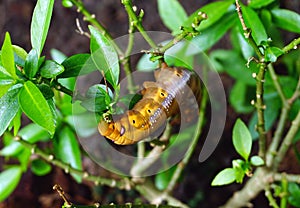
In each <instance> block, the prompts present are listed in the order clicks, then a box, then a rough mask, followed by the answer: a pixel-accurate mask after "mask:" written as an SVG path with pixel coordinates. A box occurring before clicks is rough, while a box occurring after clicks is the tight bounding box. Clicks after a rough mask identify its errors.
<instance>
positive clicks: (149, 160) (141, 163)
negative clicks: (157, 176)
mask: <svg viewBox="0 0 300 208" xmlns="http://www.w3.org/2000/svg"><path fill="white" fill-rule="evenodd" d="M171 129H172V128H171V125H170V124H169V123H167V126H166V129H165V131H164V133H163V135H162V136H161V138H160V139H163V140H166V139H169V138H170V135H171ZM163 150H164V146H155V147H154V148H153V149H152V150H151V151H150V152H149V153H148V155H147V156H146V157H140V158H139V159H138V161H137V163H136V164H135V165H134V166H133V167H132V168H131V170H130V174H131V176H132V177H140V176H141V175H142V173H143V172H144V171H145V170H147V168H149V167H150V166H151V165H152V164H153V163H155V162H156V161H157V160H158V159H159V158H160V154H161V153H162V151H163Z"/></svg>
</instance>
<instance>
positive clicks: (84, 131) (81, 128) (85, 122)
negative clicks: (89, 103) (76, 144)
mask: <svg viewBox="0 0 300 208" xmlns="http://www.w3.org/2000/svg"><path fill="white" fill-rule="evenodd" d="M65 122H67V123H68V124H69V125H70V126H72V127H73V129H76V133H77V134H78V135H79V136H80V137H84V138H85V137H89V136H91V135H93V134H95V133H96V132H97V125H98V122H97V119H96V117H95V113H89V112H87V113H81V114H76V115H70V116H67V117H66V118H65Z"/></svg>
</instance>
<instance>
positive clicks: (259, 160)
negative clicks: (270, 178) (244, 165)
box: [250, 155, 265, 166]
mask: <svg viewBox="0 0 300 208" xmlns="http://www.w3.org/2000/svg"><path fill="white" fill-rule="evenodd" d="M250 162H251V164H252V165H254V166H262V165H263V164H265V162H264V160H263V159H262V158H261V157H259V156H257V155H256V156H253V157H251V158H250Z"/></svg>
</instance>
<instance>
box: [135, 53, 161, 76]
mask: <svg viewBox="0 0 300 208" xmlns="http://www.w3.org/2000/svg"><path fill="white" fill-rule="evenodd" d="M150 58H151V54H146V53H145V54H144V55H142V57H141V58H140V59H139V61H138V63H137V66H136V68H137V70H139V71H143V72H151V71H153V70H154V69H157V68H158V62H157V61H156V62H153V61H150Z"/></svg>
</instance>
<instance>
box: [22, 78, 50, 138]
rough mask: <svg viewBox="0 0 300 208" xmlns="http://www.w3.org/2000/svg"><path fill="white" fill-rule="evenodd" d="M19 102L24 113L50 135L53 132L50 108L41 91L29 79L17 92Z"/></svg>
mask: <svg viewBox="0 0 300 208" xmlns="http://www.w3.org/2000/svg"><path fill="white" fill-rule="evenodd" d="M19 103H20V106H21V108H22V110H23V111H24V113H25V114H26V115H27V116H28V118H30V119H31V120H32V121H33V122H35V123H36V124H38V125H40V126H42V127H43V128H45V129H46V130H47V131H48V132H49V133H50V134H51V135H53V134H54V132H55V121H54V119H53V115H52V112H51V109H50V107H49V105H48V103H47V101H46V99H45V98H44V96H43V94H42V93H41V91H40V90H39V89H38V88H37V86H35V84H33V83H32V82H31V81H27V82H25V84H24V87H23V88H22V90H21V91H20V93H19Z"/></svg>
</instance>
